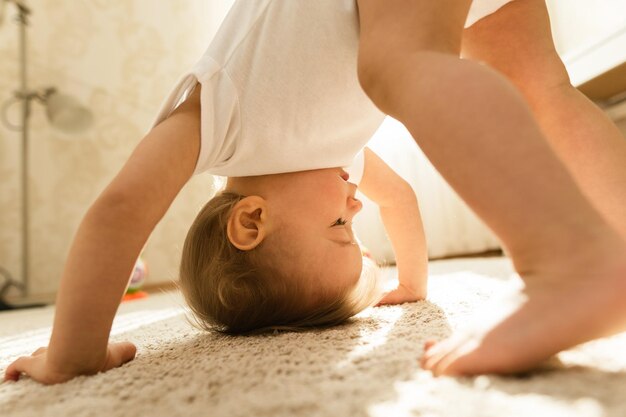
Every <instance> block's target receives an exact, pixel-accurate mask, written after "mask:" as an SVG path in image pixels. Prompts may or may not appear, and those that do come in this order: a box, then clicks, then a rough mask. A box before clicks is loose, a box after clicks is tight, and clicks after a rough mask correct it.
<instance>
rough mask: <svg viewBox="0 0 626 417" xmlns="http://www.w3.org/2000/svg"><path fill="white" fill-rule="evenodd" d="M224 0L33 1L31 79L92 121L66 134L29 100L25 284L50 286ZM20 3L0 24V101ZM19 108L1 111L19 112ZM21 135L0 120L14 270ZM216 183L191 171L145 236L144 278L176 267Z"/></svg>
mask: <svg viewBox="0 0 626 417" xmlns="http://www.w3.org/2000/svg"><path fill="white" fill-rule="evenodd" d="M231 3H232V2H231V1H225V0H186V1H184V2H178V1H177V2H155V1H152V0H106V1H105V0H90V1H84V2H76V1H70V0H40V1H37V2H34V1H31V2H28V4H29V6H30V7H31V8H32V9H33V15H32V18H31V24H30V27H29V28H28V37H29V39H28V48H29V49H28V58H29V60H30V63H29V74H28V76H29V83H30V87H31V88H41V87H48V86H55V87H57V88H58V89H59V90H61V91H62V92H64V93H67V94H70V95H72V96H74V97H76V98H77V99H78V100H80V101H81V102H82V103H84V104H85V105H86V106H87V107H89V108H90V109H91V111H92V112H93V113H94V116H95V123H94V126H93V127H92V128H91V129H90V130H88V131H87V132H85V133H83V134H78V135H68V134H64V133H61V132H59V131H56V130H55V129H53V128H52V127H50V126H49V124H48V122H47V120H46V117H45V109H44V108H43V107H42V106H41V105H39V104H38V103H34V104H33V111H32V118H31V135H30V136H31V138H30V156H29V158H30V163H31V169H30V173H29V187H30V193H31V200H30V201H31V209H30V225H31V233H30V236H31V245H30V259H29V265H30V283H31V293H32V294H34V295H41V294H52V293H54V292H55V291H56V289H57V287H58V284H59V280H60V276H61V272H62V268H63V264H64V261H65V257H66V254H67V251H68V249H69V246H70V243H71V239H72V237H73V235H74V233H75V231H76V229H77V227H78V224H79V222H80V220H81V219H82V216H83V215H84V213H85V212H86V210H87V209H88V207H89V205H90V204H91V203H92V201H93V200H94V199H95V198H96V197H97V195H98V194H99V192H100V191H101V190H102V189H103V188H104V187H105V186H106V185H107V184H108V182H109V181H110V180H111V179H112V178H113V176H114V175H115V174H116V172H117V171H118V169H119V168H120V167H121V166H122V164H123V163H124V162H125V160H126V158H127V157H128V156H129V155H130V153H131V151H132V149H133V148H134V147H135V145H136V144H137V143H138V142H139V141H140V140H141V138H142V137H143V135H144V134H145V133H146V132H147V130H148V129H149V127H150V124H151V123H152V120H153V118H154V116H155V114H156V112H157V110H158V108H159V106H160V104H161V102H162V101H163V99H164V98H165V96H166V94H167V93H169V91H170V89H171V88H172V87H173V85H174V83H175V82H176V81H177V79H178V77H179V76H180V75H181V74H182V72H184V71H185V70H186V69H188V68H189V67H190V66H191V65H193V63H194V62H195V60H196V59H198V58H199V57H200V55H201V54H202V52H203V51H204V49H205V48H206V46H207V45H208V42H209V40H210V38H211V36H212V35H213V33H214V31H215V30H216V29H217V26H218V25H219V22H220V21H221V19H222V18H223V16H224V15H225V13H226V11H227V10H228V7H229V5H230V4H231ZM15 14H16V11H15V8H14V7H13V6H12V5H9V6H8V7H7V8H6V10H5V18H4V22H3V23H2V24H1V26H0V103H4V102H5V101H6V100H7V99H9V98H11V97H12V95H13V91H14V90H16V89H17V88H18V85H19V78H18V77H19V70H18V44H17V31H18V27H17V25H16V24H15V22H14V16H15ZM18 109H19V106H15V107H14V108H13V107H12V108H11V109H10V111H9V116H8V118H9V119H10V120H11V121H12V122H13V123H18V122H19V110H18ZM20 140H21V136H20V134H19V133H17V132H13V131H11V130H9V129H6V128H5V127H4V126H3V125H0V266H2V267H4V268H6V269H8V270H9V271H10V272H11V273H12V274H13V275H14V276H15V277H16V278H18V279H19V278H20V277H21V271H20V269H21V229H20V216H21V203H20V201H21V200H20V185H19V178H20V177H19V175H20V174H19V173H20V156H19V155H20ZM212 191H213V178H211V177H210V176H208V175H206V176H199V177H196V178H194V179H193V180H192V181H191V182H190V183H189V184H188V186H187V187H186V188H185V189H184V190H183V192H182V193H181V195H180V197H179V198H178V199H177V201H176V202H175V203H174V204H173V206H172V207H171V209H170V212H169V213H168V214H167V215H166V217H165V218H164V219H163V221H162V222H161V224H160V225H159V226H158V227H157V230H156V231H155V233H154V234H153V236H152V237H151V238H150V240H149V242H148V244H147V246H146V249H145V252H144V257H145V260H146V262H147V263H148V266H149V269H150V277H149V283H156V282H167V281H169V280H171V279H173V278H174V277H175V276H176V273H177V267H178V262H179V255H180V251H181V248H182V242H183V239H184V235H185V232H186V230H187V228H188V226H189V224H190V223H191V221H192V219H193V217H194V216H195V213H196V212H197V210H199V208H200V207H201V205H202V204H203V203H204V202H205V200H206V199H207V198H209V197H210V195H211V193H212Z"/></svg>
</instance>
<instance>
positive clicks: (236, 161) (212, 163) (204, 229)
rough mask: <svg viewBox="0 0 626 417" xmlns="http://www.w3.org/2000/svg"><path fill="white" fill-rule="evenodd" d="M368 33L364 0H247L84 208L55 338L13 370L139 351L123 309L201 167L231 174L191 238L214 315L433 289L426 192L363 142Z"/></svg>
mask: <svg viewBox="0 0 626 417" xmlns="http://www.w3.org/2000/svg"><path fill="white" fill-rule="evenodd" d="M358 35H359V30H358V13H357V10H356V2H354V1H337V0H318V1H315V2H305V1H301V2H293V1H290V0H289V1H286V0H263V1H238V2H235V4H234V5H233V7H232V8H231V11H230V13H229V15H228V16H227V18H226V19H225V21H224V22H223V24H222V26H221V28H220V30H219V32H218V33H217V35H216V36H215V38H214V40H213V41H212V43H211V45H210V47H209V48H208V50H207V52H206V53H205V54H204V55H203V57H202V58H201V59H200V60H199V61H198V63H197V64H196V65H195V66H194V67H193V69H192V70H191V72H190V73H188V74H186V75H184V76H183V77H182V79H181V81H180V82H179V83H178V85H177V86H176V88H174V91H173V92H172V94H171V95H170V96H169V98H168V99H167V100H166V101H165V103H164V105H163V108H162V110H161V111H160V112H159V114H158V116H157V119H156V122H155V124H154V126H153V128H152V129H151V130H150V132H149V133H148V134H147V135H146V137H145V138H144V139H143V140H142V141H141V142H140V143H139V145H138V146H137V148H136V149H135V151H134V152H133V154H132V155H131V156H130V158H129V160H128V161H127V163H126V164H125V165H124V167H123V168H122V169H121V171H120V172H119V174H118V175H117V176H116V177H115V178H114V179H113V181H112V182H111V183H110V184H109V186H108V187H107V188H106V189H105V190H104V191H103V192H102V194H101V195H100V196H99V197H98V199H97V200H96V201H95V202H94V203H93V205H92V206H91V207H90V209H89V211H88V212H87V214H86V215H85V217H84V219H83V221H82V222H81V225H80V227H79V229H78V231H77V234H76V236H75V239H74V242H73V244H72V247H71V249H70V252H69V255H68V259H67V262H66V265H65V270H64V273H63V277H62V280H61V285H60V288H59V292H58V297H57V303H56V314H55V322H54V326H53V331H52V336H51V339H50V343H49V348H47V349H46V348H42V349H39V350H38V351H36V352H35V353H34V354H33V356H31V357H24V358H20V359H18V360H16V361H15V362H14V363H13V364H11V365H10V366H9V368H8V369H7V371H6V375H5V378H6V379H13V380H17V379H18V378H19V375H20V374H21V373H26V374H28V375H29V376H30V377H32V378H33V379H35V380H37V381H39V382H42V383H46V384H52V383H59V382H63V381H67V380H69V379H71V378H73V377H74V376H77V375H86V374H94V373H97V372H102V371H106V370H108V369H111V368H114V367H117V366H120V365H121V364H123V363H124V362H127V361H129V360H131V359H133V358H134V356H135V351H136V349H135V346H134V345H132V344H130V343H108V338H109V332H110V329H111V325H112V321H113V317H114V316H115V312H116V310H117V307H118V305H119V301H120V298H121V296H122V294H123V293H124V290H125V287H126V285H127V283H128V278H129V276H130V274H131V271H132V268H133V265H134V263H135V260H136V259H137V257H138V255H139V253H140V251H141V250H142V248H143V246H144V244H145V242H146V240H147V239H148V237H149V235H150V234H151V232H152V231H153V229H154V228H155V226H156V225H157V224H158V222H159V221H160V219H161V218H162V217H163V216H164V215H165V213H166V211H167V209H168V208H169V206H170V204H171V203H172V201H173V200H174V198H175V197H176V195H177V194H178V192H179V191H180V190H181V189H182V187H183V186H184V185H185V184H186V183H187V181H188V180H189V178H190V177H191V176H192V175H193V174H194V173H195V174H199V173H202V172H208V173H210V174H213V175H219V176H224V177H228V183H227V186H226V189H225V190H223V191H222V192H220V193H219V194H218V195H217V196H216V197H215V198H213V199H212V200H211V201H210V202H209V204H208V205H207V206H206V207H205V208H204V209H203V210H202V212H201V213H200V214H199V216H198V218H197V219H196V221H195V223H194V224H193V226H192V227H191V230H190V232H189V235H188V237H187V240H186V242H185V245H184V250H183V258H182V261H181V272H180V286H181V288H182V291H183V293H184V295H185V297H186V299H187V300H188V302H189V305H190V306H191V309H192V310H193V312H194V313H195V316H196V318H197V322H198V324H199V326H200V327H204V328H219V329H221V330H223V331H226V332H230V333H242V332H249V331H252V330H260V329H266V328H276V327H282V328H286V327H288V328H292V327H302V326H312V325H322V324H332V323H337V322H339V321H341V320H344V319H346V318H348V317H350V316H352V315H353V314H355V313H356V312H358V311H359V310H361V309H363V308H364V307H366V306H368V305H371V304H373V303H375V302H377V301H380V302H382V303H401V302H405V301H414V300H418V299H421V298H423V297H424V296H425V293H426V263H427V261H426V248H425V243H424V234H423V230H422V225H421V220H420V216H419V211H418V205H417V200H416V197H415V194H414V193H413V191H412V189H411V188H410V187H409V186H408V185H407V183H406V182H405V181H403V180H401V179H400V177H398V176H397V175H396V174H394V173H393V171H392V170H391V169H390V168H389V167H387V166H386V165H385V164H384V163H383V162H382V161H381V160H380V158H378V157H377V156H376V155H374V154H373V153H372V152H371V151H369V150H367V149H365V150H364V151H363V153H361V154H360V152H361V151H362V150H363V148H364V146H365V144H366V142H367V141H368V140H369V138H370V137H371V136H372V135H373V133H374V132H375V130H376V129H377V128H378V126H379V125H380V123H381V122H382V120H383V118H384V114H383V113H381V112H380V111H379V110H378V109H377V108H376V107H375V105H374V104H373V103H372V102H371V101H370V100H369V98H368V97H367V96H366V95H365V93H364V92H363V90H362V89H361V87H360V85H359V82H358V78H357V74H356V62H357V52H358V43H359V38H358ZM359 166H362V167H359ZM340 167H349V168H348V170H347V171H344V170H343V169H342V168H340ZM348 171H350V172H348ZM361 172H362V179H361V180H360V181H359V177H360V176H361ZM358 182H360V186H361V189H362V191H363V193H364V194H365V195H367V196H369V197H370V198H371V199H372V200H373V201H375V202H376V203H378V205H379V206H380V209H381V215H382V218H383V221H384V224H385V226H386V229H387V232H388V233H389V236H390V239H391V241H392V243H393V246H394V250H395V251H396V256H397V262H398V269H399V271H400V273H399V274H400V275H399V285H398V288H397V289H396V290H394V291H392V292H390V293H389V294H387V295H386V296H384V298H382V299H381V294H380V293H379V292H377V290H376V287H377V283H376V280H375V279H374V278H373V277H372V274H373V272H372V267H373V266H372V265H370V263H367V262H366V267H365V268H363V261H362V256H361V251H360V249H359V246H358V245H357V244H356V239H355V237H354V235H353V232H352V220H353V218H354V216H355V215H356V213H357V212H358V211H359V210H360V208H361V203H360V202H359V201H358V200H357V199H356V198H355V191H356V183H358ZM77 318H80V319H77Z"/></svg>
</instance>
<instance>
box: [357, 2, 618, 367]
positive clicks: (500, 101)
mask: <svg viewBox="0 0 626 417" xmlns="http://www.w3.org/2000/svg"><path fill="white" fill-rule="evenodd" d="M518 1H523V0H518ZM469 4H470V1H469V0H438V1H436V2H434V1H432V0H411V1H408V0H388V1H385V2H380V1H378V0H359V13H360V20H361V44H360V52H359V77H360V80H361V83H362V85H363V87H364V89H365V91H366V92H367V93H368V94H369V96H370V97H371V98H372V100H373V101H374V102H375V103H376V104H377V105H378V106H379V107H380V108H381V109H382V110H383V111H384V112H386V113H388V114H390V115H392V116H394V117H396V118H397V119H399V120H400V121H402V122H403V123H404V124H405V126H406V127H407V128H408V129H409V131H410V132H411V133H412V135H413V137H414V138H415V139H416V141H417V142H418V144H419V145H420V147H421V148H422V150H423V151H424V152H425V153H426V155H428V157H429V158H430V160H431V161H432V162H433V164H434V165H435V166H436V167H437V169H438V170H439V171H440V172H441V173H442V175H443V176H444V177H445V178H446V180H447V181H448V182H449V183H450V184H451V185H452V186H453V187H454V188H455V189H456V191H457V192H458V193H459V194H460V195H461V197H463V198H464V199H465V201H466V202H467V203H468V204H469V205H470V206H471V207H472V208H473V209H474V210H475V211H476V212H477V213H478V214H479V215H480V216H481V217H482V218H483V219H484V220H485V221H486V223H487V224H488V225H489V226H490V227H491V228H492V229H493V230H494V231H495V232H496V233H497V234H498V236H499V237H500V239H501V240H502V242H503V243H504V244H505V246H506V247H507V249H508V251H509V253H510V254H511V257H512V258H513V261H514V264H515V267H516V269H517V271H518V272H519V273H520V275H521V276H522V278H523V279H524V280H525V283H526V291H525V294H524V295H523V296H522V295H520V296H519V297H516V298H514V299H512V300H511V301H510V302H509V303H508V304H502V305H501V308H500V309H499V310H498V311H497V312H496V311H491V312H490V318H491V320H489V321H482V322H481V327H480V328H474V329H473V331H472V332H471V333H466V334H465V335H464V336H458V335H457V336H455V337H454V338H452V339H449V340H447V341H445V342H443V343H440V344H436V345H434V346H432V345H431V346H430V349H428V352H427V354H426V355H425V363H424V365H425V366H426V367H427V368H429V369H432V370H433V371H434V372H436V373H449V374H473V373H486V372H510V371H518V370H523V369H528V368H529V367H532V366H534V365H536V364H537V363H538V362H540V361H541V360H543V359H545V358H547V357H549V356H550V355H552V354H554V353H556V352H558V351H560V350H562V349H565V348H568V347H571V346H573V345H575V344H578V343H581V342H584V341H587V340H590V339H592V338H596V337H600V336H602V335H605V334H609V333H611V332H615V331H618V330H621V329H623V328H624V326H625V325H626V300H625V297H626V296H625V295H624V294H625V291H624V290H625V289H626V280H625V279H624V277H626V262H625V261H624V260H622V258H623V254H624V253H626V243H625V242H624V241H623V240H622V239H621V237H620V236H619V234H618V233H617V232H615V230H614V229H612V228H611V227H610V226H609V225H608V224H607V222H606V221H605V220H604V218H603V217H602V216H601V215H600V214H599V213H598V212H597V211H596V210H595V209H594V208H593V207H592V206H591V205H590V203H589V202H588V201H587V200H586V198H585V197H584V196H583V194H582V193H581V191H580V190H579V189H578V187H577V185H576V183H575V182H574V180H573V178H572V176H571V175H570V174H569V172H568V171H567V169H566V168H565V166H564V165H563V164H562V163H561V162H560V160H559V159H558V158H557V157H556V155H555V153H554V152H553V150H552V149H551V147H550V145H549V144H548V143H547V141H546V139H545V138H544V136H543V133H542V131H541V129H540V127H539V126H538V124H537V122H536V121H535V119H534V118H533V115H532V112H531V110H530V108H529V106H528V105H527V103H526V101H525V100H524V97H523V96H522V95H521V94H520V93H519V92H518V90H517V89H516V88H515V87H514V86H513V85H512V84H511V83H510V82H509V81H508V80H507V79H506V78H505V77H503V76H502V75H501V74H500V73H498V72H496V71H494V70H492V69H489V68H488V67H485V66H482V65H479V64H477V63H476V62H472V61H466V60H460V59H459V58H458V54H459V52H460V45H461V37H462V33H463V24H464V20H465V15H466V13H467V10H468V8H469ZM596 288H599V290H597V291H596ZM563 300H575V301H574V302H573V303H572V304H569V303H568V301H565V302H564V301H563Z"/></svg>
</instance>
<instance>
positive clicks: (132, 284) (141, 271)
mask: <svg viewBox="0 0 626 417" xmlns="http://www.w3.org/2000/svg"><path fill="white" fill-rule="evenodd" d="M147 277H148V266H147V265H146V263H145V262H144V261H143V259H141V257H139V258H138V259H137V262H135V268H134V269H133V273H132V274H131V276H130V280H129V281H128V287H127V288H126V294H125V295H124V297H123V298H122V301H129V300H136V299H138V298H145V297H147V296H148V293H147V292H145V291H141V287H142V285H143V283H144V282H145V281H146V278H147Z"/></svg>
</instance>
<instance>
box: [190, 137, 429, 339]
mask: <svg viewBox="0 0 626 417" xmlns="http://www.w3.org/2000/svg"><path fill="white" fill-rule="evenodd" d="M360 170H362V171H363V175H362V176H363V179H362V180H361V182H360V186H361V189H362V191H363V193H365V194H366V195H367V196H368V197H370V198H371V199H372V200H373V201H375V202H376V203H377V204H378V205H379V206H380V208H381V214H382V219H383V222H384V224H385V227H386V229H387V232H388V234H389V237H390V239H391V242H392V245H393V247H394V249H395V250H396V253H397V255H398V256H397V257H398V263H399V265H400V268H399V271H400V275H399V277H400V281H399V282H400V286H399V287H398V289H396V290H395V291H393V292H391V293H389V294H387V295H386V296H385V297H384V298H383V299H382V300H380V292H379V289H380V288H379V285H378V283H377V281H376V271H375V265H374V264H373V262H372V261H370V260H369V259H367V258H363V257H362V254H361V250H360V248H359V245H358V243H357V240H356V238H355V236H354V233H353V231H352V221H353V218H354V216H355V215H356V214H357V213H358V212H359V210H361V207H362V204H361V202H360V201H359V200H357V199H356V198H355V192H356V189H357V186H356V184H355V183H357V182H359V178H360V177H361V173H360V172H359V171H360ZM348 171H349V172H348ZM348 171H345V170H343V169H341V168H327V169H320V170H311V171H302V172H294V173H286V174H274V175H263V176H254V177H231V178H229V179H228V183H227V185H226V188H225V189H224V190H223V191H222V192H220V193H218V194H217V195H216V196H215V197H214V198H213V199H211V201H209V203H208V204H207V205H206V206H205V207H204V208H203V209H202V211H201V212H200V214H199V215H198V217H197V218H196V220H195V222H194V223H193V225H192V226H191V229H190V231H189V234H188V236H187V239H186V242H185V246H184V249H183V256H182V258H183V259H182V262H181V268H180V287H181V289H182V292H183V294H184V295H185V298H186V300H187V302H188V304H189V306H190V307H191V309H192V310H193V312H194V313H195V316H196V318H197V319H198V320H197V321H198V324H199V325H200V326H201V327H203V328H206V329H211V328H215V327H216V325H218V327H219V328H222V329H223V330H225V331H227V332H230V333H240V332H246V331H250V330H258V329H263V328H267V327H271V328H277V327H290V328H294V327H302V326H313V325H329V324H335V323H338V322H341V321H344V320H345V319H347V318H349V317H351V316H353V315H354V314H356V313H358V312H359V311H361V310H362V309H363V308H365V307H367V306H370V305H372V304H373V303H375V302H377V301H379V300H380V302H381V303H399V302H407V301H416V300H419V299H423V298H424V297H425V295H426V268H427V267H426V265H427V255H426V250H425V241H424V233H423V230H422V225H421V220H420V215H419V209H418V205H417V200H416V198H415V194H414V193H413V190H412V189H411V187H410V186H409V185H408V184H407V183H406V182H405V181H404V180H402V179H401V178H400V177H399V176H398V175H397V174H395V173H394V171H392V170H391V169H390V168H389V167H388V166H387V165H386V164H385V163H384V162H383V161H382V160H381V159H380V158H379V157H378V156H376V155H375V154H374V153H373V152H372V151H371V150H370V149H368V148H366V149H365V150H364V152H361V153H359V154H358V155H357V158H356V163H355V164H353V166H352V167H350V169H348ZM363 261H365V262H363Z"/></svg>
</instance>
